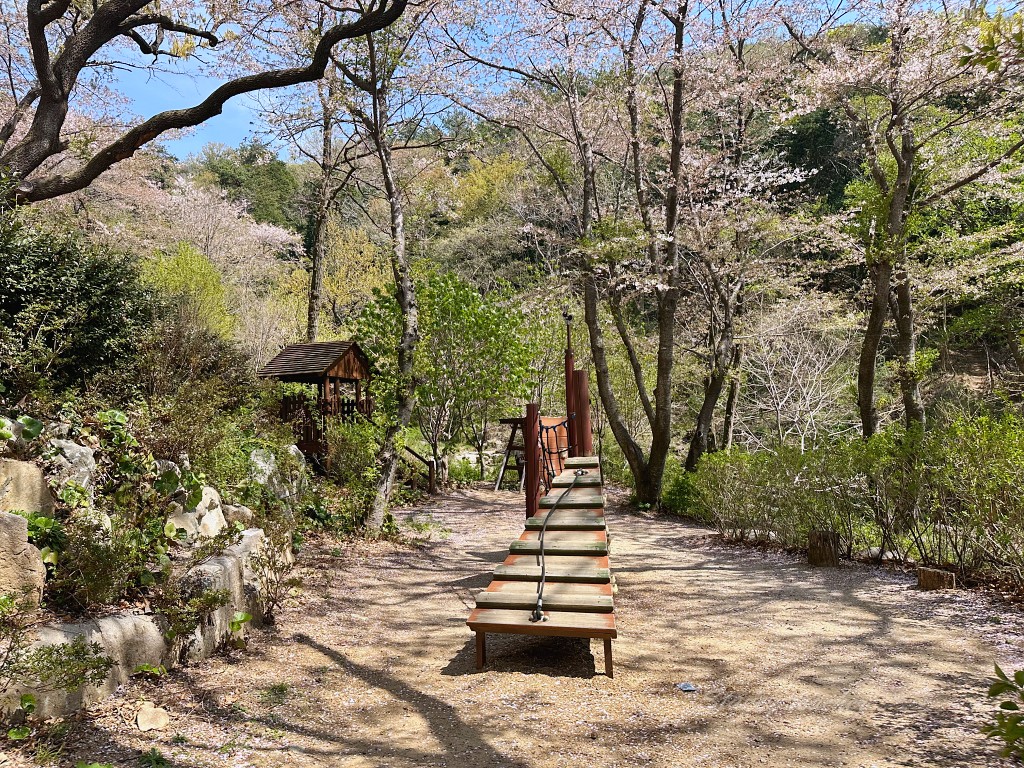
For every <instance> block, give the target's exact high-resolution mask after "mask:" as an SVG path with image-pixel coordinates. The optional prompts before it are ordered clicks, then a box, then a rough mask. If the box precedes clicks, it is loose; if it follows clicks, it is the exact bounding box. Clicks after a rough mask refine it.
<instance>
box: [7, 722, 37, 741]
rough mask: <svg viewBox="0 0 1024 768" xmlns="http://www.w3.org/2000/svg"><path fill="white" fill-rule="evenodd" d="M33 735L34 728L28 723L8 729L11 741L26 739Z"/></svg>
mask: <svg viewBox="0 0 1024 768" xmlns="http://www.w3.org/2000/svg"><path fill="white" fill-rule="evenodd" d="M31 735H32V729H31V728H29V727H28V726H27V725H19V726H17V727H16V728H11V729H10V730H9V731H7V738H8V739H10V740H11V741H24V740H25V739H27V738H28V737H29V736H31Z"/></svg>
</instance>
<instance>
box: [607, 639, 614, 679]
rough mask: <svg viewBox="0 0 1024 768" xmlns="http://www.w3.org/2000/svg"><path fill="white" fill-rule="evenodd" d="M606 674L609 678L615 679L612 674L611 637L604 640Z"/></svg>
mask: <svg viewBox="0 0 1024 768" xmlns="http://www.w3.org/2000/svg"><path fill="white" fill-rule="evenodd" d="M604 673H605V675H606V676H608V677H615V675H613V674H612V639H611V638H610V637H606V638H605V639H604Z"/></svg>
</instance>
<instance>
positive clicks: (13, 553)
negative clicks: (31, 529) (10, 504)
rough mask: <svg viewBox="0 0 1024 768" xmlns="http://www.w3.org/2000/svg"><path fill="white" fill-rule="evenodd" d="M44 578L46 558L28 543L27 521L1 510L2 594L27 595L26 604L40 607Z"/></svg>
mask: <svg viewBox="0 0 1024 768" xmlns="http://www.w3.org/2000/svg"><path fill="white" fill-rule="evenodd" d="M45 579H46V566H44V565H43V558H42V557H41V556H40V554H39V550H38V549H36V548H35V547H34V546H32V545H31V544H29V543H28V521H27V520H26V519H25V518H23V517H20V516H19V515H12V514H11V513H9V512H0V595H17V596H21V595H24V598H25V601H26V603H27V605H28V606H29V607H31V608H37V607H39V600H40V598H41V597H42V595H43V581H44V580H45Z"/></svg>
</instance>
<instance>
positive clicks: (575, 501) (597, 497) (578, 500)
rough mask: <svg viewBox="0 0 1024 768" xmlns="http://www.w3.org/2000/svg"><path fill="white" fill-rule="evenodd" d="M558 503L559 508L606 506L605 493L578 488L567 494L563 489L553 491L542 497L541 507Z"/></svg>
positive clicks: (599, 507) (597, 507) (545, 507)
mask: <svg viewBox="0 0 1024 768" xmlns="http://www.w3.org/2000/svg"><path fill="white" fill-rule="evenodd" d="M563 495H564V498H563ZM559 499H561V501H559ZM556 503H557V504H558V508H559V509H601V508H603V507H604V494H603V493H595V492H594V491H592V490H589V489H587V490H584V489H576V488H574V489H573V490H571V491H569V493H567V494H565V493H564V492H562V491H552V492H551V493H549V494H548V495H547V496H543V497H541V500H540V507H541V509H550V508H551V507H553V506H555V504H556Z"/></svg>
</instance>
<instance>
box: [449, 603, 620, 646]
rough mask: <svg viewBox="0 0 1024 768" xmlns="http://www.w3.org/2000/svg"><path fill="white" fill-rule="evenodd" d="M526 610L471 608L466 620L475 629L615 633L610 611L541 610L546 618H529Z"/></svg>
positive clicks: (522, 632) (585, 634)
mask: <svg viewBox="0 0 1024 768" xmlns="http://www.w3.org/2000/svg"><path fill="white" fill-rule="evenodd" d="M530 613H531V612H530V611H529V610H513V609H508V608H475V609H473V612H472V613H471V614H469V619H468V620H467V621H466V623H467V624H469V628H470V629H472V630H473V631H475V632H503V633H510V634H520V635H548V636H552V637H603V638H608V639H613V638H615V637H616V630H615V614H614V613H578V612H575V611H544V616H545V617H547V621H530Z"/></svg>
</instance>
